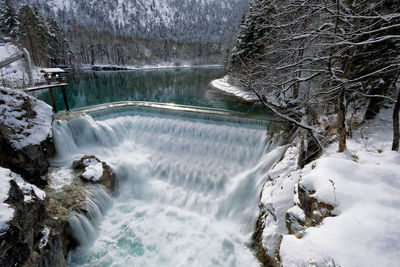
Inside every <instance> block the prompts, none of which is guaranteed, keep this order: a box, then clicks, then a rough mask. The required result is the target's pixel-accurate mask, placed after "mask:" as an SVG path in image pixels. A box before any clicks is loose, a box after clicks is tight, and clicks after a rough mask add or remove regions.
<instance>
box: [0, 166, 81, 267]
mask: <svg viewBox="0 0 400 267" xmlns="http://www.w3.org/2000/svg"><path fill="white" fill-rule="evenodd" d="M0 201H1V205H0V226H1V227H0V266H48V267H50V266H66V261H65V258H66V255H67V251H68V249H69V247H70V246H71V244H73V242H74V241H73V238H72V236H71V235H70V229H69V225H68V218H67V217H66V216H65V214H66V213H65V212H64V211H63V209H62V207H61V206H60V205H59V204H58V202H57V201H55V200H53V199H50V198H48V196H47V194H46V193H45V192H44V191H42V190H40V189H39V188H37V187H36V186H35V185H32V184H29V183H28V182H26V181H24V180H23V178H22V177H21V176H20V175H18V174H16V173H14V172H12V171H11V170H9V169H5V168H1V167H0Z"/></svg>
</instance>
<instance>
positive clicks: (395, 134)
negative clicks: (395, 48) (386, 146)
mask: <svg viewBox="0 0 400 267" xmlns="http://www.w3.org/2000/svg"><path fill="white" fill-rule="evenodd" d="M399 74H400V72H399V73H398V74H397V77H396V79H395V81H394V83H395V86H396V83H397V80H398V79H399ZM399 110H400V89H399V92H398V94H397V102H396V105H394V109H393V145H392V150H393V151H399V138H400V133H399Z"/></svg>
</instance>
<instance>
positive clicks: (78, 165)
mask: <svg viewBox="0 0 400 267" xmlns="http://www.w3.org/2000/svg"><path fill="white" fill-rule="evenodd" d="M72 167H73V168H74V169H75V170H79V171H80V172H81V174H80V177H81V178H82V179H83V180H84V181H87V182H90V183H92V184H101V185H104V186H105V187H106V188H107V189H108V190H113V189H114V185H115V174H114V172H113V171H112V169H111V167H110V166H109V165H108V164H107V163H105V162H101V161H100V160H99V159H98V158H96V157H95V156H93V155H92V156H83V157H82V158H81V159H80V160H76V161H74V162H73V164H72Z"/></svg>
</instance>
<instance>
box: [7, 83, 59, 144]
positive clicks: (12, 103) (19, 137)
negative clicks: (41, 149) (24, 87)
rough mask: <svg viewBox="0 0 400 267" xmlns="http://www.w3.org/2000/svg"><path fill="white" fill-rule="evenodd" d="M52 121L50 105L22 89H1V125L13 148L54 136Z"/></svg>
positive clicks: (38, 142)
mask: <svg viewBox="0 0 400 267" xmlns="http://www.w3.org/2000/svg"><path fill="white" fill-rule="evenodd" d="M51 123H52V109H51V107H50V106H49V105H47V104H46V103H44V102H43V101H40V100H37V99H36V98H34V97H32V96H29V95H27V94H26V93H24V92H22V91H17V90H12V89H6V88H2V89H0V126H1V127H2V128H1V129H2V130H4V132H5V133H4V134H5V135H7V137H8V138H9V140H8V141H9V142H10V143H11V145H12V146H13V148H15V149H18V150H20V149H23V148H24V147H27V146H30V145H39V144H40V143H41V142H43V141H44V140H46V139H47V138H48V137H51V136H52V130H51ZM4 127H5V128H4Z"/></svg>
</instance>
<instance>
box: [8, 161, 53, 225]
mask: <svg viewBox="0 0 400 267" xmlns="http://www.w3.org/2000/svg"><path fill="white" fill-rule="evenodd" d="M11 180H14V181H15V182H16V183H17V185H18V186H19V188H20V189H21V191H22V192H23V194H24V201H25V202H30V201H32V200H33V198H34V196H33V195H32V193H33V192H34V193H35V195H36V196H37V197H38V198H39V199H40V200H44V198H45V197H46V193H45V192H44V191H42V190H40V189H39V188H38V187H36V186H35V185H32V184H30V183H27V182H25V181H24V180H23V179H22V177H21V176H20V175H18V174H16V173H13V172H11V170H9V169H5V168H1V167H0V231H4V230H7V229H8V227H9V225H8V222H9V221H10V220H11V219H12V218H13V216H14V209H13V208H12V207H10V205H8V204H7V203H4V201H6V200H7V198H8V192H9V191H10V181H11Z"/></svg>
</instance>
